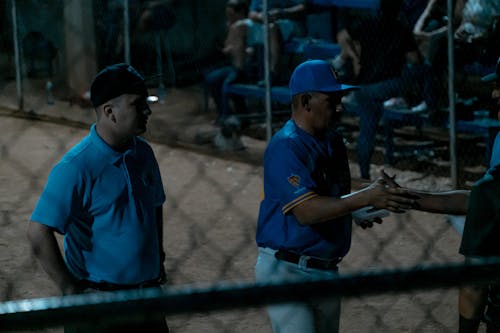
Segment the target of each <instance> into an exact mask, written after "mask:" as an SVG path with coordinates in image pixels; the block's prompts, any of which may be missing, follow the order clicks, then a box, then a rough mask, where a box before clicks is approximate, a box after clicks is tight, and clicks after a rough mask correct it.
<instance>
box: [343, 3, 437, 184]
mask: <svg viewBox="0 0 500 333" xmlns="http://www.w3.org/2000/svg"><path fill="white" fill-rule="evenodd" d="M402 2H403V1H402V0H381V2H380V12H379V15H377V16H375V17H373V16H370V17H366V18H363V19H360V20H356V21H353V22H351V23H350V24H348V25H347V26H346V28H345V29H343V30H341V31H340V32H339V34H338V36H337V39H338V41H339V44H340V45H341V50H342V51H341V54H340V56H339V57H337V58H336V59H335V60H334V66H335V67H336V68H337V69H338V70H339V72H340V75H341V79H343V80H344V81H346V82H347V83H352V84H357V85H361V89H360V90H359V91H355V92H353V93H352V94H351V96H349V98H347V99H346V100H345V106H346V109H348V110H349V109H350V110H352V111H354V112H356V113H358V115H359V118H360V119H359V126H360V134H359V138H358V147H357V154H358V161H359V166H360V173H361V177H362V178H365V179H369V178H370V161H371V157H372V154H373V150H374V146H375V135H376V132H377V127H378V123H379V120H380V119H381V117H382V114H383V111H384V101H388V100H390V99H391V98H392V97H413V98H415V97H416V98H417V99H416V101H417V102H420V101H421V98H422V96H423V97H424V98H425V103H421V104H420V105H417V106H415V107H414V108H412V110H413V111H415V112H420V111H425V110H427V109H433V108H435V104H436V101H435V100H434V97H433V92H432V89H433V87H432V84H431V82H426V81H424V78H426V77H428V75H429V70H430V69H429V67H428V66H426V65H425V64H424V61H423V60H424V59H423V57H422V55H421V53H420V51H419V49H418V47H417V43H416V41H415V39H414V37H413V34H412V30H411V28H410V27H409V26H407V25H406V24H405V23H404V22H402V20H400V19H399V17H400V10H401V5H402ZM424 83H425V84H424ZM415 93H416V96H412V94H415ZM386 106H388V107H391V105H387V104H386Z"/></svg>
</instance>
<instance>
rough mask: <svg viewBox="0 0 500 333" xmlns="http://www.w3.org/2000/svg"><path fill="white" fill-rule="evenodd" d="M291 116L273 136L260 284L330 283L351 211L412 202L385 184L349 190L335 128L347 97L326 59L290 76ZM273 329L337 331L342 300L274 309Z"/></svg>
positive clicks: (396, 208)
mask: <svg viewBox="0 0 500 333" xmlns="http://www.w3.org/2000/svg"><path fill="white" fill-rule="evenodd" d="M289 86H290V91H291V95H292V117H291V119H290V120H289V121H288V122H287V123H286V124H285V125H284V126H283V128H282V129H281V130H280V131H278V132H277V133H276V134H275V135H274V137H273V138H272V140H271V142H270V143H269V146H268V147H267V149H266V152H265V157H264V199H263V200H262V202H261V206H260V212H259V220H258V226H257V245H258V247H259V256H258V259H257V264H256V279H257V281H258V282H277V281H286V280H297V279H314V278H330V277H334V276H336V275H337V272H338V268H337V264H338V263H339V262H340V261H341V260H342V257H344V256H345V255H346V254H347V252H348V250H349V247H350V244H351V224H352V222H351V212H353V211H355V210H357V209H359V208H362V207H365V206H373V207H375V208H386V209H389V210H391V211H393V212H401V211H402V210H404V209H408V208H410V207H411V206H412V205H413V204H414V200H413V199H410V198H407V197H406V196H405V194H406V193H407V192H406V190H402V189H401V188H388V187H387V186H386V185H385V183H384V182H383V181H382V180H377V181H376V182H374V183H372V184H370V185H369V186H368V187H366V188H364V189H362V190H360V191H357V192H353V193H350V192H351V177H350V173H349V165H348V159H347V153H346V148H345V146H344V141H343V139H342V137H341V136H340V135H339V134H338V133H337V132H336V131H335V130H334V129H333V127H334V125H335V123H336V121H335V118H336V117H337V116H338V115H339V113H340V111H341V110H342V106H341V103H340V101H341V98H342V96H343V95H344V94H345V93H346V92H348V91H350V90H353V89H355V87H352V86H347V85H343V84H340V83H339V82H338V81H337V78H336V73H335V71H334V70H333V68H332V67H331V66H330V65H329V64H328V63H327V62H326V61H322V60H309V61H306V62H304V63H302V64H300V65H299V66H298V67H297V68H296V69H295V71H294V72H293V74H292V76H291V79H290V84H289ZM268 313H269V316H270V318H271V323H272V326H273V330H274V332H287V333H290V332H337V331H338V328H339V316H340V300H339V299H337V298H330V299H326V300H325V299H322V300H315V299H311V300H309V301H308V302H305V303H292V304H284V305H273V306H269V307H268Z"/></svg>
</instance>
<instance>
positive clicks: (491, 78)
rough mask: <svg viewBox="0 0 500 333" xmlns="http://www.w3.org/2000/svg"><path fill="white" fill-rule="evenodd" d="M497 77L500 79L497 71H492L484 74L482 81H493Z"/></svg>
mask: <svg viewBox="0 0 500 333" xmlns="http://www.w3.org/2000/svg"><path fill="white" fill-rule="evenodd" d="M497 79H498V75H497V73H491V74H488V75H485V76H483V77H482V78H481V81H483V82H492V81H496V80H497Z"/></svg>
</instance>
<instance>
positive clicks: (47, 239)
mask: <svg viewBox="0 0 500 333" xmlns="http://www.w3.org/2000/svg"><path fill="white" fill-rule="evenodd" d="M28 239H29V241H30V243H31V248H32V251H33V254H34V255H35V257H36V258H37V259H38V260H39V261H40V263H41V265H42V268H43V269H44V271H45V272H46V273H47V274H48V275H49V277H50V278H51V279H52V280H53V281H54V282H55V284H56V285H57V286H58V288H59V290H61V292H62V293H63V294H73V293H76V292H78V291H79V290H78V289H79V288H78V280H77V279H76V278H75V277H74V276H73V274H71V272H70V271H69V270H68V268H67V267H66V264H65V262H64V259H63V257H62V254H61V250H60V249H59V245H58V243H57V240H56V238H55V236H54V233H53V232H52V230H51V229H50V228H49V227H47V226H44V225H42V224H39V223H37V222H30V226H29V228H28Z"/></svg>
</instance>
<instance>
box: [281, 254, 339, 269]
mask: <svg viewBox="0 0 500 333" xmlns="http://www.w3.org/2000/svg"><path fill="white" fill-rule="evenodd" d="M274 256H275V257H276V259H278V260H283V261H288V262H291V263H292V264H299V262H300V261H301V260H303V261H304V262H305V266H306V267H307V268H314V269H322V270H325V271H336V270H338V266H337V265H338V263H339V262H341V261H342V257H337V258H333V259H320V258H316V257H309V256H306V255H301V254H298V253H295V252H290V251H286V250H278V251H276V253H275V254H274Z"/></svg>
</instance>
